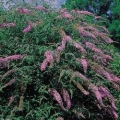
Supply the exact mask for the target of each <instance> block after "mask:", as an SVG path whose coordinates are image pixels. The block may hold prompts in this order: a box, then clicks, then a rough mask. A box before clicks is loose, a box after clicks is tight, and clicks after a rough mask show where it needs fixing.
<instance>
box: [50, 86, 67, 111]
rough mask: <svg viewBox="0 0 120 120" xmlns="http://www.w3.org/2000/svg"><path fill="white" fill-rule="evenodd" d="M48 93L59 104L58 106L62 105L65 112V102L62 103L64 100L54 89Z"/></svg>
mask: <svg viewBox="0 0 120 120" xmlns="http://www.w3.org/2000/svg"><path fill="white" fill-rule="evenodd" d="M48 92H49V93H50V94H51V95H53V96H54V98H55V100H56V101H57V102H58V104H59V105H60V107H61V108H62V109H63V110H65V108H64V106H63V102H62V98H61V96H60V94H59V93H58V92H57V91H56V90H55V89H53V88H49V89H48Z"/></svg>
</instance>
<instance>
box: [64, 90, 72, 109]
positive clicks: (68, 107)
mask: <svg viewBox="0 0 120 120" xmlns="http://www.w3.org/2000/svg"><path fill="white" fill-rule="evenodd" d="M62 92H63V98H64V101H65V102H66V105H67V106H66V109H68V110H69V109H70V108H71V101H70V96H69V94H68V92H67V91H66V90H65V89H62Z"/></svg>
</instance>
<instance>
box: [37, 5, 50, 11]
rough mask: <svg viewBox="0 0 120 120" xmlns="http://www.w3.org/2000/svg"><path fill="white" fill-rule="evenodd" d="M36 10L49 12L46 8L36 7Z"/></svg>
mask: <svg viewBox="0 0 120 120" xmlns="http://www.w3.org/2000/svg"><path fill="white" fill-rule="evenodd" d="M35 9H36V10H41V11H44V12H48V10H47V9H46V8H45V7H44V6H36V7H35Z"/></svg>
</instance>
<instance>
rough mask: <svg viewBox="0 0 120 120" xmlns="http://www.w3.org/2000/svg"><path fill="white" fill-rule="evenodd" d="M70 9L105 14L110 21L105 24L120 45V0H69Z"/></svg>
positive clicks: (67, 4)
mask: <svg viewBox="0 0 120 120" xmlns="http://www.w3.org/2000/svg"><path fill="white" fill-rule="evenodd" d="M65 6H66V7H67V8H68V9H80V10H87V11H90V12H93V13H94V14H96V15H98V16H104V17H105V18H106V19H107V21H108V22H105V23H104V25H105V26H106V27H107V28H108V29H109V31H110V33H111V34H112V38H113V39H114V41H116V42H117V43H119V45H120V13H119V11H120V0H74V1H73V0H67V3H66V5H65Z"/></svg>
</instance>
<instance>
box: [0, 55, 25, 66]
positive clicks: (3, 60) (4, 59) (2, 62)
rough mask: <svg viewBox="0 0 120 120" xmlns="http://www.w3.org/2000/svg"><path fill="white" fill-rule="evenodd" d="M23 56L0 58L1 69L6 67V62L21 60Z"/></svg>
mask: <svg viewBox="0 0 120 120" xmlns="http://www.w3.org/2000/svg"><path fill="white" fill-rule="evenodd" d="M23 57H25V55H20V54H18V55H11V56H8V57H6V58H0V64H1V65H2V67H3V68H6V67H7V62H10V61H13V60H21V59H22V58H23Z"/></svg>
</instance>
